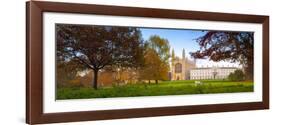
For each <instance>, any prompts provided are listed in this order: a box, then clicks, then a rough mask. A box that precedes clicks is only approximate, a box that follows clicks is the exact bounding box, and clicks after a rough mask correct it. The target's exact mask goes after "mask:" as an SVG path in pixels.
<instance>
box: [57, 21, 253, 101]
mask: <svg viewBox="0 0 281 125" xmlns="http://www.w3.org/2000/svg"><path fill="white" fill-rule="evenodd" d="M55 29H56V32H55V33H56V74H55V75H56V99H57V100H65V99H90V98H115V97H141V96H167V95H190V94H224V93H241V92H254V80H253V75H254V67H253V66H254V32H240V31H219V30H204V29H168V28H149V27H126V26H106V25H104V26H102V25H81V24H56V25H55Z"/></svg>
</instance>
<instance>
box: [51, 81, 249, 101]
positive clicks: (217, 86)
mask: <svg viewBox="0 0 281 125" xmlns="http://www.w3.org/2000/svg"><path fill="white" fill-rule="evenodd" d="M201 82H202V84H195V82H194V81H193V80H183V81H163V82H160V83H158V84H155V83H153V84H129V85H124V86H114V87H107V88H99V89H98V90H95V89H93V88H79V87H74V88H70V87H69V88H57V94H56V95H57V99H86V98H110V97H136V96H160V95H184V94H209V93H234V92H253V89H254V87H253V82H231V81H222V80H204V81H201Z"/></svg>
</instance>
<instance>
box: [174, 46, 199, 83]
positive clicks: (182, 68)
mask: <svg viewBox="0 0 281 125" xmlns="http://www.w3.org/2000/svg"><path fill="white" fill-rule="evenodd" d="M195 67H196V65H195V61H191V60H188V58H187V57H185V50H184V49H183V51H182V58H180V57H172V61H171V72H170V79H171V80H189V79H190V70H191V69H193V68H195Z"/></svg>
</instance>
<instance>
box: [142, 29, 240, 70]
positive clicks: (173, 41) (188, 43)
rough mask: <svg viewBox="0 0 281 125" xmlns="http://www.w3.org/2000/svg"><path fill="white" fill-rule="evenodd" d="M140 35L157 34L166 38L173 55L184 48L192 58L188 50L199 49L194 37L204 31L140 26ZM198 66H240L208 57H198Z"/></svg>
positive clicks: (178, 54)
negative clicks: (215, 60)
mask: <svg viewBox="0 0 281 125" xmlns="http://www.w3.org/2000/svg"><path fill="white" fill-rule="evenodd" d="M140 30H141V32H142V37H143V39H144V40H148V38H149V37H150V36H151V35H158V36H160V37H161V38H165V39H168V41H169V43H170V46H171V50H172V49H174V51H175V55H176V56H179V57H181V55H182V50H183V49H185V53H186V56H187V57H188V58H189V59H192V60H193V58H191V56H190V54H189V53H190V52H194V51H196V50H199V49H200V47H199V45H198V43H197V42H196V40H195V39H196V38H198V37H200V36H203V35H205V34H206V32H203V31H201V30H188V29H156V28H154V29H152V28H140ZM196 63H197V66H198V67H202V66H204V67H205V66H207V65H208V66H235V67H241V66H240V65H239V64H238V63H230V62H226V61H221V62H213V61H209V60H208V59H204V60H202V59H200V60H197V61H196Z"/></svg>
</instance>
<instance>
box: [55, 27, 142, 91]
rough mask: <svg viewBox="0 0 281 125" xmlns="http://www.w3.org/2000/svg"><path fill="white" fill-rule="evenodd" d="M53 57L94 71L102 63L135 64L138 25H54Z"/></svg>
mask: <svg viewBox="0 0 281 125" xmlns="http://www.w3.org/2000/svg"><path fill="white" fill-rule="evenodd" d="M56 35H57V57H58V59H62V60H64V61H68V60H76V61H77V62H79V63H80V64H83V65H84V66H85V68H88V69H91V70H93V72H94V80H93V87H94V88H95V89H97V88H98V83H97V81H98V72H99V71H100V70H101V69H103V68H105V67H106V66H112V67H116V66H117V67H137V66H138V65H139V64H141V61H140V60H141V58H142V55H143V53H142V50H143V49H142V48H143V40H142V37H141V32H140V30H139V29H138V28H131V27H110V26H93V25H68V24H57V25H56Z"/></svg>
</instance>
